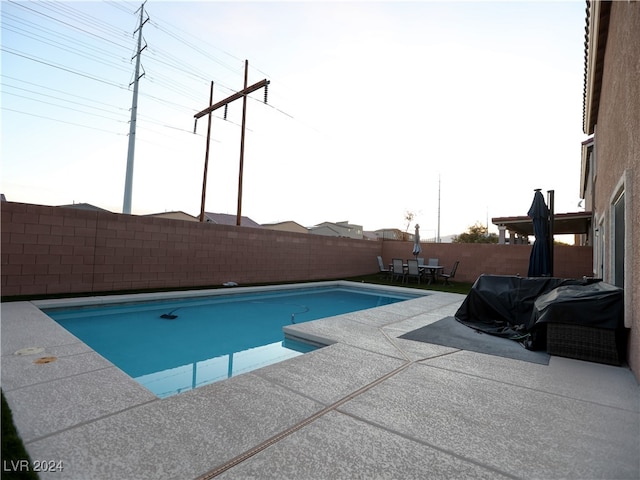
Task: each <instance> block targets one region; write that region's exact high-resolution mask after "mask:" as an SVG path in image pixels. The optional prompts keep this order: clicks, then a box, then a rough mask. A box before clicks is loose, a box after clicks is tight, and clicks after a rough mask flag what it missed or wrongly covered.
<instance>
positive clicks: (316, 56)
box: [0, 0, 585, 238]
mask: <svg viewBox="0 0 640 480" xmlns="http://www.w3.org/2000/svg"><path fill="white" fill-rule="evenodd" d="M139 7H140V2H121V1H118V0H115V1H107V2H74V1H71V2H60V1H47V2H29V1H18V2H14V1H12V0H3V1H2V2H1V5H0V8H1V14H2V39H1V43H2V51H1V55H2V65H1V67H2V69H1V74H2V85H1V88H2V90H1V92H2V93H1V105H2V127H1V130H2V163H1V171H0V179H1V183H0V192H2V193H4V194H5V195H6V197H7V199H8V200H11V201H17V202H26V203H36V204H44V205H62V204H70V203H73V202H76V203H78V202H86V203H91V204H93V205H96V206H99V207H102V208H105V209H108V210H111V211H114V212H121V211H122V206H123V196H124V180H125V170H126V161H127V147H128V132H129V117H130V108H131V101H132V87H130V86H129V84H130V82H132V81H133V71H134V66H135V65H134V64H135V62H134V61H132V59H131V58H132V56H133V55H134V54H135V47H136V37H135V36H134V35H133V32H134V30H135V29H136V28H137V23H138V20H139V18H138V15H136V14H134V12H135V11H136V10H137V9H138V8H139ZM145 12H146V15H148V16H149V18H150V20H149V21H148V22H147V23H146V24H145V25H144V27H143V36H144V42H145V44H146V45H147V48H146V49H145V50H144V51H143V53H142V66H143V68H144V72H145V76H144V77H143V78H142V79H141V80H140V97H139V101H138V120H137V127H138V128H137V134H136V139H137V140H136V147H135V164H134V165H135V166H134V181H133V201H132V213H134V214H147V213H156V212H164V211H173V210H182V211H184V212H186V213H189V214H191V215H194V216H197V215H198V214H199V212H200V200H201V189H202V176H203V166H204V154H205V143H206V127H207V121H206V117H205V118H203V119H201V120H200V121H199V122H198V130H197V134H196V135H194V134H193V126H194V125H193V124H194V119H193V115H194V114H195V113H196V112H198V111H201V110H203V109H204V108H206V107H207V106H208V104H209V85H210V81H212V80H213V81H214V82H215V87H214V102H216V101H219V100H221V99H223V98H225V97H227V96H229V95H231V94H232V93H233V92H235V91H237V90H240V89H241V88H242V86H243V81H244V61H245V59H247V60H248V61H249V79H248V82H249V84H253V83H255V82H257V81H259V80H262V79H263V78H266V79H268V80H270V81H271V84H270V86H269V97H268V104H267V105H265V104H263V103H262V100H263V92H262V91H258V92H255V93H254V94H252V95H251V98H250V99H249V101H248V104H247V135H246V143H245V161H244V183H243V201H242V214H243V215H246V216H249V217H251V218H252V219H254V220H255V221H257V222H259V223H270V222H276V221H285V220H294V221H296V222H298V223H300V224H302V225H305V226H311V225H314V224H317V223H320V222H323V221H331V222H338V221H345V220H347V221H350V222H352V223H356V224H360V225H363V226H364V228H365V229H366V230H375V229H378V228H401V229H403V230H404V229H405V228H406V227H407V225H406V222H405V220H404V217H405V212H407V211H410V212H413V213H415V215H416V216H415V222H417V223H419V224H420V225H421V233H422V237H423V238H428V237H432V236H434V235H435V233H436V229H437V225H438V211H440V218H441V220H440V225H441V235H442V236H445V235H449V234H459V233H461V232H463V231H465V230H466V229H467V228H468V227H469V226H470V225H473V224H474V223H476V222H480V223H482V224H485V223H486V222H487V219H489V223H490V222H491V217H500V216H512V215H526V213H527V210H528V209H529V206H530V204H531V201H532V199H533V191H534V189H535V188H541V189H543V191H547V190H551V189H553V190H555V211H556V212H558V213H559V212H574V211H579V210H581V208H580V207H578V202H579V179H580V142H581V141H582V140H584V138H585V137H584V135H583V133H582V128H581V127H582V92H583V90H582V89H583V64H584V46H583V43H584V25H585V3H584V2H583V1H577V0H576V1H569V2H540V1H536V2H506V1H503V2H485V1H475V2H452V1H446V2H445V1H441V2H437V1H414V2H407V3H404V2H391V1H388V2H368V1H361V2H351V3H343V2H329V1H323V2H251V3H250V2H238V1H234V2H215V1H209V2H206V1H199V2H189V1H179V2H177V1H176V2H168V1H160V0H149V1H147V3H146V5H145ZM146 15H145V18H146ZM222 115H223V110H222V109H221V110H218V111H217V112H216V113H215V114H214V118H213V128H212V142H211V153H210V159H209V174H208V187H207V200H206V210H207V211H209V212H218V213H230V214H234V215H235V213H236V208H237V191H238V164H239V157H240V130H241V129H240V124H241V118H242V101H236V102H234V103H232V104H231V105H230V106H229V110H228V117H227V119H228V120H227V121H225V120H223V119H222ZM439 182H440V195H439V194H438V185H439ZM439 198H440V209H439V208H438V199H439ZM415 222H413V223H412V224H411V227H410V228H411V231H412V229H413V224H414V223H415ZM491 231H496V230H495V227H493V226H491Z"/></svg>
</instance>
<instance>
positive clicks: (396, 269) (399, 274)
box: [391, 258, 405, 283]
mask: <svg viewBox="0 0 640 480" xmlns="http://www.w3.org/2000/svg"><path fill="white" fill-rule="evenodd" d="M403 263H404V262H403V261H402V259H401V258H394V259H393V260H391V275H393V278H394V279H398V278H402V283H404V278H405V271H404V265H403Z"/></svg>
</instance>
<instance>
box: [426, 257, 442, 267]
mask: <svg viewBox="0 0 640 480" xmlns="http://www.w3.org/2000/svg"><path fill="white" fill-rule="evenodd" d="M439 261H440V260H438V259H437V258H430V259H429V263H428V264H427V265H440V264H439V263H438V262H439Z"/></svg>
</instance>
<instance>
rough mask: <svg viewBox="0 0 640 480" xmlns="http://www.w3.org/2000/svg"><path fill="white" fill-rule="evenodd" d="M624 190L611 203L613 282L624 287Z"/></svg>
mask: <svg viewBox="0 0 640 480" xmlns="http://www.w3.org/2000/svg"><path fill="white" fill-rule="evenodd" d="M624 237H625V224H624V191H623V192H622V193H621V194H620V196H618V198H617V199H616V200H615V201H614V203H613V283H614V285H616V286H618V287H621V288H624V248H625V241H624Z"/></svg>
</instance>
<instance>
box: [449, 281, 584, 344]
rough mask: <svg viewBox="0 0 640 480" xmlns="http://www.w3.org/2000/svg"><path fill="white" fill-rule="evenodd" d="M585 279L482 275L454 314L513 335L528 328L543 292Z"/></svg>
mask: <svg viewBox="0 0 640 480" xmlns="http://www.w3.org/2000/svg"><path fill="white" fill-rule="evenodd" d="M584 283H585V282H584V281H582V280H572V279H566V278H555V277H535V278H533V277H517V276H507V275H481V276H480V277H478V279H477V280H476V282H475V283H474V284H473V287H472V288H471V291H470V292H469V294H468V295H467V298H465V300H464V302H462V305H460V308H459V309H458V311H457V312H456V314H455V317H456V319H457V320H458V321H460V322H461V323H464V324H465V325H467V326H469V327H472V328H475V329H476V330H480V331H483V332H486V333H490V334H493V335H500V336H504V337H508V338H514V337H517V336H520V335H522V334H523V333H524V332H525V331H526V328H527V325H528V323H529V320H530V319H531V314H532V312H533V304H534V302H535V300H536V299H537V298H538V297H539V296H540V295H543V294H545V293H548V292H550V291H552V290H554V289H555V288H557V287H559V286H562V285H571V284H584Z"/></svg>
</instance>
